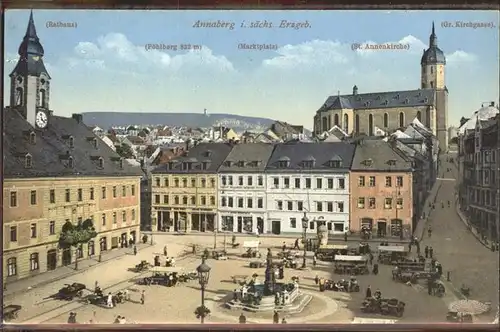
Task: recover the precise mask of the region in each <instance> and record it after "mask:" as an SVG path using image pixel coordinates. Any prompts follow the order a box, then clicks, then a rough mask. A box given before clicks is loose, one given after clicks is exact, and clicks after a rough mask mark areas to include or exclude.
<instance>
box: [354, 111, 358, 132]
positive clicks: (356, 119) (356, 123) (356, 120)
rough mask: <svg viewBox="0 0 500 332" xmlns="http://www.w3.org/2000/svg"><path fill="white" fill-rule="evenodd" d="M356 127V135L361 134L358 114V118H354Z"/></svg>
mask: <svg viewBox="0 0 500 332" xmlns="http://www.w3.org/2000/svg"><path fill="white" fill-rule="evenodd" d="M354 122H355V124H354V127H355V128H356V129H355V131H356V134H359V115H358V114H356V116H355V117H354Z"/></svg>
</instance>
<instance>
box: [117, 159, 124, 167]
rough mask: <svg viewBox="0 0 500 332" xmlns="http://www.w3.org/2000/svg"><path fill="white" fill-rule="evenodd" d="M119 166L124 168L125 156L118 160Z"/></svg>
mask: <svg viewBox="0 0 500 332" xmlns="http://www.w3.org/2000/svg"><path fill="white" fill-rule="evenodd" d="M118 167H120V169H123V158H120V160H119V161H118Z"/></svg>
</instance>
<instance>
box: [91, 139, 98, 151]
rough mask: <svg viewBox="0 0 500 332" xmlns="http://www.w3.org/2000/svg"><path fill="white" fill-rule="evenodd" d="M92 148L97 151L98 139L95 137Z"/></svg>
mask: <svg viewBox="0 0 500 332" xmlns="http://www.w3.org/2000/svg"><path fill="white" fill-rule="evenodd" d="M92 146H93V147H94V148H96V149H97V138H96V137H94V138H93V139H92Z"/></svg>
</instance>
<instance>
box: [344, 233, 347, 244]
mask: <svg viewBox="0 0 500 332" xmlns="http://www.w3.org/2000/svg"><path fill="white" fill-rule="evenodd" d="M344 241H345V242H347V232H345V233H344Z"/></svg>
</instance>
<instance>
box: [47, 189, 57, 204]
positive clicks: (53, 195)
mask: <svg viewBox="0 0 500 332" xmlns="http://www.w3.org/2000/svg"><path fill="white" fill-rule="evenodd" d="M49 197H50V198H49V199H50V204H54V203H55V202H56V191H55V190H54V189H50V194H49Z"/></svg>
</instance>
